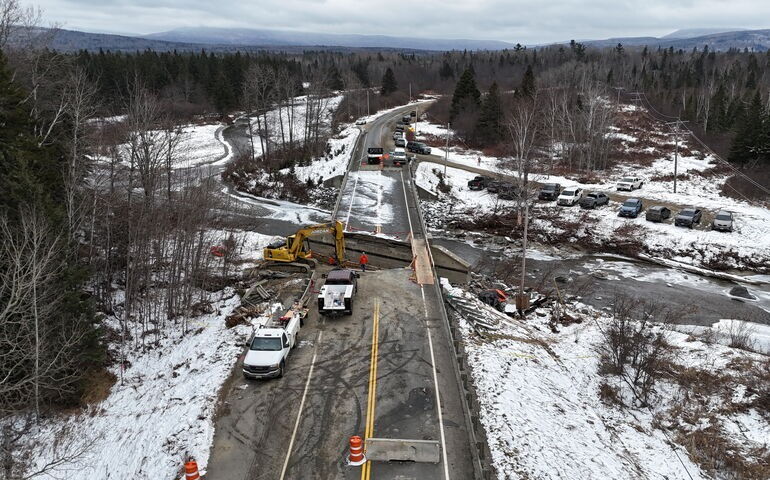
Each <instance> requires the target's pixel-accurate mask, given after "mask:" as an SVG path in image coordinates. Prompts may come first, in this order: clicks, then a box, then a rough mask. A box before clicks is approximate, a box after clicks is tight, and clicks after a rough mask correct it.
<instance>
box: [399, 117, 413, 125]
mask: <svg viewBox="0 0 770 480" xmlns="http://www.w3.org/2000/svg"><path fill="white" fill-rule="evenodd" d="M401 121H402V122H403V123H404V124H406V125H409V122H411V121H412V116H411V115H404V116H403V117H401Z"/></svg>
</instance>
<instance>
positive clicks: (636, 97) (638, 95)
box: [630, 92, 770, 205]
mask: <svg viewBox="0 0 770 480" xmlns="http://www.w3.org/2000/svg"><path fill="white" fill-rule="evenodd" d="M630 95H632V96H633V98H632V100H633V101H638V102H639V103H640V104H641V105H640V106H642V107H644V108H646V109H647V110H648V111H652V112H655V113H656V114H657V115H658V116H660V117H666V118H676V117H671V116H670V115H665V114H663V113H661V112H660V111H658V110H657V109H656V108H655V107H654V106H653V105H652V103H651V102H650V99H649V98H648V97H647V94H645V93H644V92H630ZM648 117H649V118H651V119H652V120H655V121H658V122H666V123H667V124H670V123H677V122H667V121H666V120H664V119H661V118H658V117H656V116H655V115H652V114H650V115H648ZM685 130H686V132H687V133H688V134H689V135H690V136H692V137H693V139H695V141H696V142H697V143H698V144H700V145H701V146H702V147H703V148H704V149H705V150H706V152H707V153H709V154H711V156H712V157H714V159H715V160H717V161H719V162H722V163H723V164H724V165H726V166H727V167H729V168H730V169H731V170H732V171H733V172H734V173H735V174H736V175H738V176H740V177H742V178H743V179H745V180H746V181H748V182H749V183H750V184H751V185H753V186H755V187H757V188H758V189H759V190H761V191H762V192H764V193H765V194H767V195H770V189H768V188H767V187H765V186H764V185H762V184H761V183H758V182H757V181H756V180H754V179H753V178H751V177H750V176H748V175H746V174H745V173H743V172H742V171H740V170H739V169H738V168H737V167H735V166H734V165H733V164H732V163H730V162H728V161H727V160H725V159H724V158H722V157H721V156H720V155H719V154H718V153H717V152H715V151H714V150H713V149H712V148H711V147H709V146H708V145H707V144H706V143H705V142H704V141H703V140H701V139H700V138H698V136H697V135H695V133H693V131H692V130H690V129H689V128H686V129H685ZM725 185H726V186H727V187H728V188H730V189H731V190H733V191H734V192H736V193H738V194H739V195H740V196H741V197H743V198H744V199H746V201H748V202H749V203H752V204H755V205H756V203H755V202H753V201H751V200H749V199H748V197H746V196H745V195H744V194H742V193H740V192H739V191H738V190H736V189H735V188H733V187H732V186H731V185H729V184H727V183H725Z"/></svg>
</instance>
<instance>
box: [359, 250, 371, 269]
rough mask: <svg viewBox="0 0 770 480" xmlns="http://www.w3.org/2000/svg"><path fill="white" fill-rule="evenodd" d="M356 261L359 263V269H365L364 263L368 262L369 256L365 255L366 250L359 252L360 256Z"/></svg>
mask: <svg viewBox="0 0 770 480" xmlns="http://www.w3.org/2000/svg"><path fill="white" fill-rule="evenodd" d="M358 263H360V264H361V271H362V272H365V271H366V264H367V263H369V257H367V256H366V252H361V258H359V259H358Z"/></svg>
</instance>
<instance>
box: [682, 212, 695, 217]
mask: <svg viewBox="0 0 770 480" xmlns="http://www.w3.org/2000/svg"><path fill="white" fill-rule="evenodd" d="M679 215H681V216H683V217H692V216H693V215H695V210H682V211H681V212H679Z"/></svg>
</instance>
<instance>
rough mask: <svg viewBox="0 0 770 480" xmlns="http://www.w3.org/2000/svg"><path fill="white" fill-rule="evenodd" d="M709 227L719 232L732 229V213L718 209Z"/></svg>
mask: <svg viewBox="0 0 770 480" xmlns="http://www.w3.org/2000/svg"><path fill="white" fill-rule="evenodd" d="M711 228H712V229H713V230H718V231H720V232H732V231H733V214H732V212H728V211H727V210H720V211H719V212H717V215H716V217H714V220H713V221H712V222H711Z"/></svg>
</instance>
